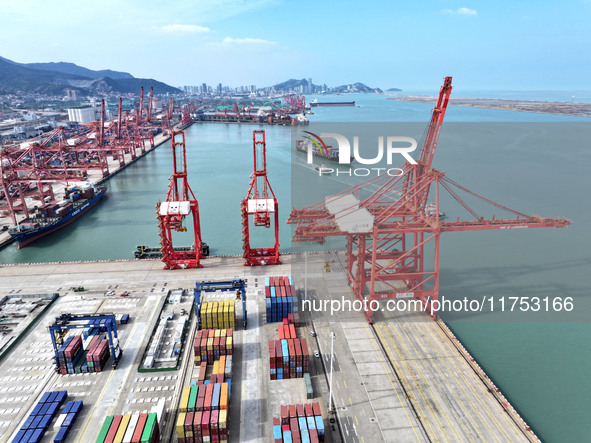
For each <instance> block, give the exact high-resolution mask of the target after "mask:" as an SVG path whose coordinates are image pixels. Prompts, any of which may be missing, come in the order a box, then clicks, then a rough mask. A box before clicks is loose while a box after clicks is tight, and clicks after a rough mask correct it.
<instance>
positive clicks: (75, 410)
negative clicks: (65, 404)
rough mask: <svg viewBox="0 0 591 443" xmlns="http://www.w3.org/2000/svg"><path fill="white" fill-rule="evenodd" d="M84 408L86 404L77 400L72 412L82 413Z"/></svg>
mask: <svg viewBox="0 0 591 443" xmlns="http://www.w3.org/2000/svg"><path fill="white" fill-rule="evenodd" d="M82 406H84V403H83V402H82V400H76V401H75V402H74V406H72V409H71V410H70V412H75V413H76V414H77V413H78V412H80V411H81V410H82Z"/></svg>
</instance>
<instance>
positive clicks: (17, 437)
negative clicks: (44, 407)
mask: <svg viewBox="0 0 591 443" xmlns="http://www.w3.org/2000/svg"><path fill="white" fill-rule="evenodd" d="M26 433H27V431H25V430H20V431H18V432H17V433H16V435H15V436H14V438H13V439H12V443H20V442H26V441H27V440H25V439H24V437H25V434H26Z"/></svg>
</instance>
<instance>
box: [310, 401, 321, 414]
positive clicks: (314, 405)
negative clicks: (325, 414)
mask: <svg viewBox="0 0 591 443" xmlns="http://www.w3.org/2000/svg"><path fill="white" fill-rule="evenodd" d="M312 412H314V415H322V412H321V411H320V403H318V402H314V403H312Z"/></svg>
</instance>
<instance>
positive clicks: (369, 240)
mask: <svg viewBox="0 0 591 443" xmlns="http://www.w3.org/2000/svg"><path fill="white" fill-rule="evenodd" d="M451 80H452V79H451V77H446V78H445V81H444V84H443V86H442V88H441V91H440V93H439V98H438V101H437V104H436V106H435V108H434V109H433V113H432V116H431V122H430V124H429V127H428V131H427V135H426V137H425V142H424V144H423V147H422V151H421V154H420V159H419V160H418V161H415V163H416V164H412V163H411V162H409V161H407V162H406V164H405V165H404V167H403V168H401V169H403V170H404V171H405V174H404V175H402V176H400V177H392V176H389V175H380V176H377V177H374V178H371V179H369V180H367V181H365V182H363V183H361V184H359V185H357V186H353V187H351V188H349V189H347V190H344V191H342V192H340V193H339V194H336V195H334V196H331V197H329V198H328V199H329V201H328V203H327V202H326V200H325V201H321V202H318V203H315V204H313V205H311V206H308V207H306V208H303V209H297V208H293V209H292V212H291V214H290V217H289V220H288V223H290V224H296V225H297V226H296V229H295V234H294V237H293V241H300V242H306V241H316V242H319V243H321V244H323V243H324V242H325V239H326V238H327V237H332V236H344V237H345V238H346V240H347V250H346V272H347V277H348V282H349V284H350V285H351V286H352V288H353V292H354V294H355V296H356V297H357V298H358V299H359V300H361V301H364V300H366V299H367V303H366V305H365V306H371V303H372V301H373V300H380V299H392V298H396V297H416V298H418V299H420V300H421V301H422V304H423V306H424V308H425V310H427V311H429V312H435V311H436V310H435V309H434V310H433V311H431V308H432V301H434V300H438V297H439V246H440V236H441V234H442V233H443V232H454V231H481V230H501V229H516V228H547V227H564V226H567V225H569V224H571V222H570V221H569V220H566V219H561V218H541V217H538V216H528V215H525V214H523V213H521V212H518V211H515V210H512V209H509V208H507V207H505V206H502V205H499V204H497V203H494V202H492V201H490V200H488V199H486V198H484V197H481V196H480V195H477V194H475V193H473V192H471V191H469V190H468V189H466V188H464V187H462V186H460V185H459V184H457V183H455V182H453V181H452V180H450V179H448V178H446V177H445V174H444V173H443V172H441V171H438V170H435V169H432V168H431V164H432V161H433V156H434V153H435V149H436V147H437V141H438V138H439V132H440V130H441V125H442V123H443V117H444V116H445V110H446V108H447V104H448V101H449V96H450V94H451V89H452V86H451ZM376 189H377V190H376ZM441 190H445V191H447V192H449V194H450V195H451V197H452V198H453V199H454V200H456V201H457V202H458V203H459V204H460V205H461V206H462V207H463V208H464V209H466V210H467V211H468V213H469V214H470V216H471V218H472V219H470V220H465V221H460V218H459V217H458V218H457V220H456V221H449V222H446V221H442V220H440V211H439V196H440V191H441ZM431 191H434V204H431V205H428V204H427V202H428V199H429V195H430V192H431ZM460 193H466V194H468V195H469V196H470V198H471V199H474V198H475V199H478V200H479V201H481V202H485V203H487V204H490V205H492V206H494V207H495V208H497V209H501V210H503V211H507V212H509V213H510V214H511V216H512V217H513V218H508V219H503V218H496V217H495V216H494V215H493V216H492V218H490V219H487V218H485V217H484V216H481V215H479V214H478V213H477V212H476V210H475V209H473V208H472V207H470V206H469V205H468V204H467V203H466V202H465V201H464V200H463V199H462V197H461V196H460ZM362 194H363V195H368V194H369V197H367V198H365V199H364V200H362ZM339 202H340V206H339ZM330 205H332V207H333V208H335V207H336V208H338V209H333V210H332V212H331V210H330V209H329V208H328V207H327V206H330ZM350 217H354V218H355V217H356V218H357V219H358V220H359V219H360V217H361V219H363V217H365V220H370V223H367V229H366V230H365V231H364V232H360V233H358V232H356V233H353V232H348V231H347V230H342V229H341V226H342V227H345V226H346V223H345V222H346V220H347V219H348V218H349V219H350ZM427 245H429V246H430V245H433V250H434V260H433V265H432V267H431V266H428V265H427V264H426V263H425V247H426V246H427ZM427 268H429V269H427ZM365 315H366V317H367V319H368V321H369V322H370V323H372V322H373V318H372V315H373V311H372V310H371V309H368V310H366V312H365Z"/></svg>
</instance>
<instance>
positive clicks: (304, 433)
mask: <svg viewBox="0 0 591 443" xmlns="http://www.w3.org/2000/svg"><path fill="white" fill-rule="evenodd" d="M300 436H301V437H302V443H310V434H309V432H308V431H302V432H301V434H300Z"/></svg>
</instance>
